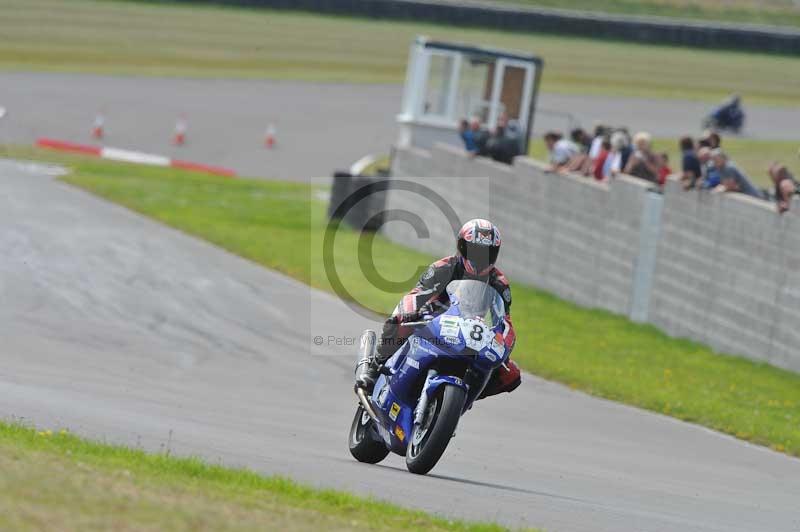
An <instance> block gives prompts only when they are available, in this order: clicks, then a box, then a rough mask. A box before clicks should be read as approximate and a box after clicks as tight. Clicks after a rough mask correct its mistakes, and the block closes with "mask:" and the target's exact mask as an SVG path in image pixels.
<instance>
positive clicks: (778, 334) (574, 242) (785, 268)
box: [384, 144, 800, 371]
mask: <svg viewBox="0 0 800 532" xmlns="http://www.w3.org/2000/svg"><path fill="white" fill-rule="evenodd" d="M393 175H394V178H395V179H398V180H399V179H402V180H404V181H411V182H414V183H419V184H422V185H424V186H425V187H427V188H428V189H430V191H432V192H434V193H436V194H439V195H441V196H443V197H444V198H446V200H447V203H448V204H449V205H450V206H451V207H452V208H453V209H454V210H455V212H456V213H457V216H458V218H459V221H464V220H467V219H469V218H474V217H485V218H490V219H491V220H493V221H494V222H495V223H496V224H497V225H498V226H499V227H500V229H501V232H502V233H503V239H504V246H503V250H502V252H501V255H500V257H501V258H500V266H501V268H502V269H503V270H504V271H506V273H507V274H508V275H509V276H510V277H512V278H513V279H514V281H516V282H518V283H519V282H522V283H525V284H531V285H535V286H538V287H541V288H543V289H546V290H548V291H551V292H553V293H555V294H557V295H558V296H560V297H562V298H565V299H568V300H570V301H573V302H575V303H577V304H580V305H584V306H589V307H599V308H604V309H607V310H610V311H612V312H615V313H618V314H623V315H626V316H629V317H632V318H636V319H637V320H639V321H647V322H650V323H653V324H655V325H656V326H658V327H659V328H661V329H663V330H664V331H666V332H667V333H669V334H671V335H675V336H683V337H688V338H692V339H695V340H698V341H701V342H704V343H707V344H709V345H711V346H712V347H713V348H715V349H717V350H720V351H724V352H728V353H734V354H743V355H745V356H748V357H751V358H754V359H758V360H765V361H768V362H770V363H772V364H775V365H777V366H781V367H785V368H790V369H793V370H796V371H800V348H798V347H796V346H798V345H800V283H799V282H798V281H800V216H798V214H797V213H794V212H792V213H788V214H787V215H784V216H778V215H777V214H776V213H775V211H774V208H773V206H772V205H770V204H768V203H765V202H760V201H757V200H752V199H751V198H747V197H744V196H740V195H716V194H708V193H704V194H698V193H688V192H684V191H682V190H680V187H679V186H678V185H677V184H675V183H669V184H668V186H667V188H666V191H665V194H664V195H663V197H662V196H661V195H660V194H657V193H655V192H652V191H650V190H649V184H648V183H646V182H644V181H641V180H639V179H635V178H631V177H627V176H622V177H620V178H618V179H616V180H614V181H612V182H611V184H610V185H605V184H599V183H597V182H595V181H593V180H589V179H586V178H582V177H576V176H563V175H557V174H551V173H546V172H544V169H543V167H542V166H541V165H540V163H538V162H536V161H534V160H532V159H528V158H517V159H516V161H515V164H514V166H506V165H502V164H498V163H495V162H493V161H489V160H486V159H482V158H479V159H470V158H468V157H466V156H465V154H464V152H463V151H462V150H460V149H457V148H453V147H450V146H446V145H443V144H439V145H437V146H435V147H434V148H433V149H432V150H431V151H425V150H420V149H416V148H410V149H398V150H397V152H396V155H395V159H394V164H393ZM429 195H432V194H429ZM391 209H399V210H408V211H411V212H414V213H417V214H419V215H420V216H421V217H422V218H423V220H424V221H425V222H426V225H427V226H428V229H429V230H430V235H429V237H428V238H427V239H420V238H418V237H417V236H416V234H415V232H414V231H413V230H412V229H410V227H409V226H408V225H407V224H405V223H402V222H395V223H390V224H387V225H386V226H385V227H384V233H385V234H386V236H388V237H389V238H391V239H393V240H394V241H397V242H400V243H403V244H406V245H410V246H414V247H416V248H418V249H421V250H423V251H427V252H430V253H433V254H440V255H445V254H449V253H452V252H453V239H454V235H453V230H452V229H451V224H450V223H449V222H448V220H447V219H446V217H445V216H444V215H443V214H442V213H441V212H440V209H438V208H434V207H433V206H432V205H431V204H430V203H429V202H427V200H426V199H425V198H420V197H419V194H410V193H403V192H397V191H395V190H393V191H392V192H391V193H390V194H389V196H388V201H387V210H391ZM785 249H790V250H792V251H784V250H785Z"/></svg>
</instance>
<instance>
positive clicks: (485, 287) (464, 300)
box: [447, 279, 506, 324]
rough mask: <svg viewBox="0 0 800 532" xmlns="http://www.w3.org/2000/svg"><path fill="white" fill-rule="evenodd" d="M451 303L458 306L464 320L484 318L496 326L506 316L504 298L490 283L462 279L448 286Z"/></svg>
mask: <svg viewBox="0 0 800 532" xmlns="http://www.w3.org/2000/svg"><path fill="white" fill-rule="evenodd" d="M447 294H448V296H450V301H451V302H454V303H457V304H458V310H459V313H460V314H461V317H463V318H482V319H484V320H485V321H487V322H490V323H493V324H496V323H497V322H498V321H499V320H501V319H503V317H504V316H505V314H506V311H505V305H504V304H503V298H502V297H500V294H498V293H497V290H495V289H494V288H493V287H492V286H490V285H489V283H488V282H485V281H478V280H475V279H461V280H458V281H452V282H451V283H450V284H448V285H447Z"/></svg>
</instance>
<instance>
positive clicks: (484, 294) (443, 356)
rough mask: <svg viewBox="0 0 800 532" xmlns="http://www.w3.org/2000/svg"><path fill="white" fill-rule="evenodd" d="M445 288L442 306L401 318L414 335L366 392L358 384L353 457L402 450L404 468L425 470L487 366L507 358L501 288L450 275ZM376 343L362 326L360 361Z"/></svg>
mask: <svg viewBox="0 0 800 532" xmlns="http://www.w3.org/2000/svg"><path fill="white" fill-rule="evenodd" d="M447 294H448V295H449V297H450V308H449V309H448V310H447V311H446V312H444V313H443V314H440V315H439V316H436V317H433V318H431V317H427V318H428V319H423V320H421V321H417V322H412V323H404V324H403V325H404V326H410V327H414V333H413V334H412V335H411V336H410V337H409V339H408V341H407V342H406V343H405V344H403V346H402V347H401V348H400V349H398V350H397V352H396V353H395V354H394V355H392V357H391V358H389V360H387V361H386V363H385V364H384V365H383V367H382V368H381V374H380V375H379V377H378V379H377V381H376V382H375V386H374V388H373V390H372V393H371V394H369V393H368V392H367V390H365V389H364V388H362V387H360V386H358V385H356V387H355V392H356V395H357V396H358V400H359V405H358V407H357V408H356V413H355V417H354V418H353V423H352V425H351V427H350V438H349V439H350V441H349V444H350V453H351V454H352V455H353V457H354V458H355V459H356V460H358V461H359V462H366V463H370V464H375V463H378V462H380V461H381V460H383V459H384V458H386V456H387V455H388V454H389V452H394V453H397V454H399V455H401V456H405V458H406V467H407V468H408V470H409V471H410V472H412V473H417V474H421V475H424V474H426V473H427V472H428V471H430V470H431V469H433V467H434V466H435V465H436V463H437V462H438V461H439V459H440V458H441V456H442V454H443V453H444V451H445V449H446V448H447V445H448V443H449V442H450V438H451V437H453V435H454V433H455V430H456V426H457V425H458V421H459V419H460V418H461V416H462V415H464V413H465V412H466V411H467V410H469V409H470V408H472V404H473V403H474V402H475V400H476V399H477V398H478V397H479V396H480V394H481V392H482V391H483V389H484V388H485V387H486V384H487V383H488V381H489V377H490V376H491V375H492V372H493V371H494V370H495V369H496V368H497V367H498V366H500V365H504V364H505V363H506V361H507V360H508V357H509V355H510V354H511V352H510V351H511V350H510V349H508V350H507V349H506V346H505V343H504V341H503V336H502V334H503V329H504V327H505V322H504V320H503V318H504V317H505V306H504V304H503V299H502V297H500V294H498V293H497V291H496V290H495V289H494V288H493V287H491V286H490V285H489V284H488V283H487V282H482V281H478V280H458V281H452V282H451V283H450V284H449V285H448V286H447ZM376 343H377V335H376V334H375V332H374V331H371V330H366V331H364V334H363V335H362V336H361V342H360V345H359V356H358V364H359V365H360V364H363V363H372V360H373V358H374V357H375V349H376ZM356 369H358V365H357V367H356Z"/></svg>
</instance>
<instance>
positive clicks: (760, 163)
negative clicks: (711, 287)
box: [529, 132, 800, 189]
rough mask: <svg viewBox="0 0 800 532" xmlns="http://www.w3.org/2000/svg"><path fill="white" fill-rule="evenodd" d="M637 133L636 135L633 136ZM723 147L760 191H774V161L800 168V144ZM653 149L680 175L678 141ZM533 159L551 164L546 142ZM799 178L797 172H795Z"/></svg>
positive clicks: (733, 141) (744, 142)
mask: <svg viewBox="0 0 800 532" xmlns="http://www.w3.org/2000/svg"><path fill="white" fill-rule="evenodd" d="M632 133H635V132H632ZM722 147H723V148H724V149H725V151H726V152H727V153H728V154H729V155H730V157H731V159H732V160H733V161H734V162H735V163H736V165H737V166H738V167H739V168H741V169H742V170H744V172H745V173H746V174H747V175H748V176H749V177H750V178H751V179H752V180H753V183H754V184H756V185H757V186H759V187H763V188H770V189H771V188H772V181H770V178H769V175H768V174H767V168H768V167H769V165H770V164H771V163H772V162H773V161H778V162H782V163H784V164H786V165H787V166H788V167H789V169H790V170H791V169H795V168H800V166H798V164H797V154H798V152H797V149H798V147H800V141H795V140H753V139H743V138H735V137H725V138H724V139H722ZM653 149H654V150H655V151H656V152H658V153H661V152H667V153H668V154H669V164H670V167H671V168H672V170H673V171H674V172H680V169H681V168H680V166H681V157H680V151H679V150H678V139H677V138H656V139H653ZM529 153H530V156H531V157H533V158H534V159H538V160H540V161H546V160H547V149H546V148H545V146H544V141H543V140H542V139H541V138H537V139H534V140H532V141H531V145H530V152H529ZM794 173H795V174H797V172H794Z"/></svg>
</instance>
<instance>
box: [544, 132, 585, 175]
mask: <svg viewBox="0 0 800 532" xmlns="http://www.w3.org/2000/svg"><path fill="white" fill-rule="evenodd" d="M544 143H545V145H546V146H547V151H548V153H549V154H550V155H549V157H550V165H551V168H550V169H551V170H560V169H562V168H564V167H565V166H566V165H567V164H568V163H569V161H570V160H571V159H572V158H573V157H575V156H576V155H578V153H580V149H579V148H578V147H577V146H576V145H575V143H573V142H572V141H569V140H567V139H565V138H564V136H563V135H562V134H561V133H560V132H558V131H548V132H547V133H545V135H544Z"/></svg>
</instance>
